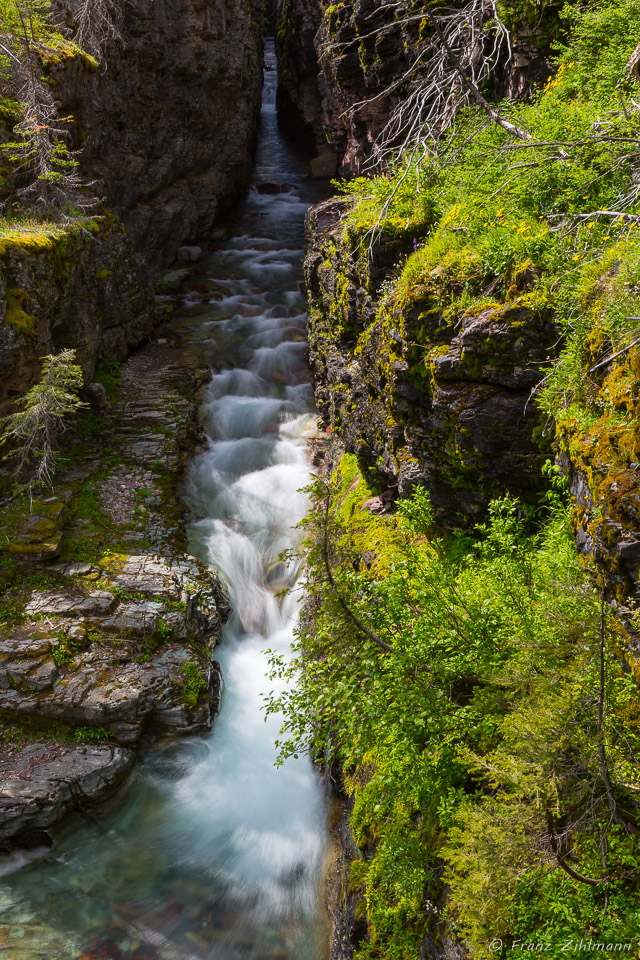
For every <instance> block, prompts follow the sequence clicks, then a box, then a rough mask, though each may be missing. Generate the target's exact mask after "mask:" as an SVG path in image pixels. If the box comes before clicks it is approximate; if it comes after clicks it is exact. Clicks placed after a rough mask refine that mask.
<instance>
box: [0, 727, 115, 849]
mask: <svg viewBox="0 0 640 960" xmlns="http://www.w3.org/2000/svg"><path fill="white" fill-rule="evenodd" d="M133 756H134V755H133V752H132V751H131V750H127V749H123V748H122V747H118V746H115V747H114V746H108V745H95V746H94V745H91V746H68V745H64V744H60V743H56V742H53V743H51V742H49V743H45V744H37V743H36V744H31V745H29V746H27V747H25V748H24V749H22V750H20V751H19V753H18V754H17V755H16V756H12V757H11V759H10V760H4V761H2V762H0V845H4V846H7V845H9V844H11V843H12V842H14V841H15V840H16V839H20V840H21V842H25V841H26V840H29V839H32V841H33V842H42V840H44V839H46V837H47V833H48V831H49V830H50V828H51V827H53V826H54V825H55V824H56V823H57V822H58V821H59V820H60V819H61V818H62V817H63V816H65V815H66V814H68V813H69V812H70V811H71V810H73V809H75V808H78V807H80V806H81V805H83V804H84V805H86V804H88V803H90V802H92V801H93V800H95V799H97V798H98V797H99V796H101V795H102V794H103V793H104V792H105V791H106V790H107V789H111V788H113V786H114V785H115V784H116V783H118V782H119V781H120V780H122V778H123V777H124V776H125V774H126V773H127V772H128V770H129V769H130V767H131V764H132V762H133Z"/></svg>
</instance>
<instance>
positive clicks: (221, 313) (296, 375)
mask: <svg viewBox="0 0 640 960" xmlns="http://www.w3.org/2000/svg"><path fill="white" fill-rule="evenodd" d="M266 63H267V70H266V74H265V92H264V105H263V114H262V130H261V139H260V145H259V151H258V157H257V163H256V169H255V174H254V180H253V183H254V186H253V187H252V188H251V190H250V192H249V195H248V197H247V199H246V201H245V202H244V204H243V206H242V207H241V208H240V210H239V211H235V212H234V216H233V219H230V220H229V227H230V228H231V230H230V232H231V233H232V237H231V239H229V240H227V241H226V242H225V243H224V244H222V245H221V249H220V250H217V251H215V252H213V253H211V254H207V256H206V258H205V260H204V261H203V263H202V265H201V266H202V269H200V270H199V275H198V276H196V277H195V278H194V279H193V281H192V284H193V289H192V291H191V293H190V294H189V293H188V294H187V297H186V302H185V305H184V307H183V309H182V310H181V311H179V314H180V320H179V323H180V325H181V329H182V331H183V333H184V331H185V330H187V331H188V335H189V337H190V338H191V339H192V340H193V348H194V349H197V351H198V353H199V355H200V356H204V357H205V358H206V359H207V361H208V362H209V363H210V366H211V368H212V378H211V382H210V385H209V387H208V389H207V392H206V396H205V400H204V420H205V427H206V431H207V434H208V438H209V440H208V443H207V446H206V449H205V450H204V451H203V452H202V453H201V454H200V455H199V456H198V457H197V459H196V460H195V462H194V463H193V464H192V467H191V472H190V479H189V500H190V505H191V508H192V511H193V515H194V516H195V517H197V518H199V519H196V520H194V521H193V522H192V523H191V525H190V528H189V537H190V543H191V549H192V551H193V553H194V554H196V555H197V556H199V557H200V558H201V559H203V560H204V561H205V562H207V563H208V564H210V565H211V566H212V567H214V568H216V569H218V570H219V571H220V572H221V573H222V575H223V576H224V578H225V580H226V582H227V584H228V586H229V591H230V595H231V600H232V605H233V608H234V614H233V617H232V620H231V622H230V623H229V624H228V625H227V627H226V628H225V633H224V639H223V643H222V644H221V646H220V648H219V651H218V658H219V660H220V662H221V665H222V672H223V676H224V679H225V691H224V696H223V703H222V710H221V714H220V716H219V717H218V719H217V720H216V723H215V725H214V729H213V731H212V733H211V734H210V735H208V736H205V737H198V738H192V739H190V740H186V741H180V742H177V743H174V744H171V745H170V746H168V747H164V748H162V749H157V750H155V751H153V752H152V753H151V754H150V755H149V756H147V758H146V759H145V761H144V762H143V763H142V764H141V765H140V767H139V769H138V771H137V772H136V774H135V775H134V776H133V777H132V778H131V780H130V781H129V783H128V786H127V787H126V788H125V790H124V795H123V794H122V793H121V794H120V795H119V797H118V798H117V801H116V802H114V804H113V805H112V807H111V809H110V810H107V811H106V812H105V813H104V815H103V816H101V819H100V823H99V824H94V825H92V824H85V825H82V826H80V827H78V826H77V825H76V826H75V827H74V828H73V830H69V831H67V833H66V835H63V836H62V837H61V838H60V841H59V843H58V844H57V846H56V848H55V849H54V851H53V854H52V855H49V856H48V857H46V858H45V859H44V860H43V861H39V862H37V863H34V864H33V865H31V866H30V867H29V868H28V869H23V870H21V871H19V872H17V873H13V874H11V875H6V876H4V877H2V879H1V880H0V911H1V919H2V920H4V921H6V920H7V919H10V920H11V921H12V922H13V923H14V924H15V925H16V928H19V927H20V926H21V925H22V928H24V931H25V933H24V938H25V939H24V952H23V954H20V953H18V954H15V953H12V957H19V960H23V957H24V960H27V958H28V960H31V958H36V957H42V958H43V960H44V958H46V960H66V958H67V957H68V958H70V960H71V958H77V957H79V956H80V955H82V957H83V958H84V957H87V958H89V957H90V958H93V957H96V958H97V957H102V958H106V960H111V958H113V960H121V958H122V960H125V958H139V960H152V958H153V960H155V958H158V960H196V958H197V960H200V958H207V960H213V958H215V960H269V958H270V960H321V958H322V957H323V956H324V955H325V953H326V947H325V943H324V941H325V936H324V933H325V931H324V926H323V922H322V909H321V899H322V896H321V889H320V887H321V879H322V868H323V860H324V853H325V844H326V810H325V799H324V796H323V791H322V785H321V782H320V780H319V778H318V776H317V774H316V773H315V772H314V771H313V769H312V767H311V764H310V762H309V761H308V760H306V759H300V760H289V761H287V762H286V763H285V764H284V766H282V767H275V766H274V760H275V756H276V751H275V748H274V739H275V737H276V736H277V733H278V727H279V722H278V719H277V718H270V720H269V722H267V723H265V722H264V713H263V711H262V710H261V706H262V699H261V694H262V693H263V692H264V691H265V690H268V689H269V688H270V686H271V683H270V681H269V680H268V679H265V674H266V672H267V662H266V657H265V653H264V651H265V650H266V649H268V648H272V649H278V650H280V651H282V652H285V653H286V652H287V651H288V650H289V647H290V643H291V639H292V631H293V627H294V623H295V618H296V607H297V602H298V600H297V596H296V590H295V584H296V579H297V576H298V570H297V569H296V567H295V564H294V563H293V562H291V561H289V562H283V561H281V560H279V559H278V558H279V555H280V554H281V552H282V551H283V550H285V549H289V548H291V547H293V546H295V544H296V541H297V538H298V536H299V531H296V530H295V525H296V524H297V522H298V521H299V520H300V519H301V518H302V517H303V515H304V513H305V510H306V498H305V495H304V493H301V492H300V490H301V488H303V487H304V485H305V483H306V482H307V480H308V477H309V465H308V458H307V450H306V441H307V438H308V437H309V436H310V435H312V434H313V432H314V430H315V418H314V415H313V398H312V393H311V388H310V385H309V382H308V380H309V374H308V369H307V366H306V360H305V321H306V316H305V302H304V296H303V293H302V285H301V279H302V278H301V257H302V249H301V247H302V241H303V220H304V213H305V210H306V208H307V205H308V203H309V202H311V200H312V199H314V197H313V196H312V187H311V185H310V184H309V181H308V180H307V179H306V177H305V176H304V166H303V161H301V160H300V159H299V158H297V157H296V156H295V154H294V153H293V152H292V151H291V148H289V147H288V145H287V144H286V143H285V142H284V141H283V140H282V138H281V137H280V135H279V132H278V129H277V123H276V115H275V78H276V73H275V55H274V51H273V44H267V50H266ZM203 290H204V291H210V293H211V298H212V299H211V300H208V297H207V296H206V295H205V297H204V301H205V302H202V301H203V297H202V291H203ZM284 587H294V590H293V591H292V592H291V593H290V594H289V595H288V596H287V597H286V598H285V599H282V598H280V597H277V596H276V594H277V593H278V592H279V591H281V590H282V589H283V588H284ZM55 944H57V946H55ZM2 950H3V948H2V946H1V945H0V953H2ZM83 951H87V952H86V953H84V952H83Z"/></svg>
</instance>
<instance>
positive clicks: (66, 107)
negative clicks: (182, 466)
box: [0, 0, 263, 413]
mask: <svg viewBox="0 0 640 960" xmlns="http://www.w3.org/2000/svg"><path fill="white" fill-rule="evenodd" d="M74 9H75V8H74V4H73V3H71V4H70V5H67V4H65V5H64V6H62V7H60V12H61V14H62V15H63V16H64V18H65V24H66V25H65V26H63V31H64V32H65V33H66V34H68V36H69V37H70V38H72V37H73V35H74V29H75V25H74V20H73V16H74ZM119 10H120V14H119V19H118V20H116V22H115V23H114V25H113V26H114V33H115V34H116V35H117V36H114V37H113V38H112V39H110V40H109V41H108V42H107V43H106V44H105V45H104V48H103V50H102V51H100V53H99V54H97V57H98V62H97V64H96V62H95V60H92V58H91V57H89V56H87V55H86V54H85V53H82V52H79V51H78V49H77V48H75V47H74V46H73V45H72V44H71V43H69V44H68V47H65V46H64V45H60V44H58V46H52V47H51V48H50V49H49V48H47V47H43V50H42V69H43V72H44V76H45V78H46V80H47V82H48V83H49V84H50V86H51V89H52V91H53V95H54V97H55V99H56V101H57V102H58V104H59V113H60V115H61V116H65V117H67V116H68V117H70V118H71V139H72V144H71V145H72V146H74V147H75V148H77V150H78V153H77V158H78V161H79V164H80V167H79V170H80V173H81V176H82V178H83V180H84V181H85V182H86V183H87V184H88V190H89V191H90V192H91V193H93V194H94V196H95V197H97V198H98V199H99V200H100V203H99V204H98V205H96V206H95V207H94V208H93V209H91V210H90V211H89V215H90V217H91V219H89V220H84V221H82V220H79V221H77V222H75V225H73V221H72V223H71V225H69V224H68V225H66V226H65V225H64V222H63V225H62V226H60V225H58V223H56V222H55V219H54V222H52V223H50V224H42V225H39V226H37V227H36V228H34V229H31V227H27V228H26V229H22V228H21V227H20V226H19V225H16V228H15V229H12V230H10V231H9V232H8V233H5V236H4V238H3V240H2V245H1V246H2V252H1V254H0V318H1V319H0V370H1V371H2V375H3V377H2V383H3V386H2V392H1V399H0V411H1V412H3V413H6V412H7V410H8V409H9V406H10V405H11V402H12V401H14V400H15V399H17V398H19V397H20V396H21V395H22V394H23V393H24V392H25V391H26V390H28V389H29V387H31V386H32V385H33V383H34V382H35V381H36V380H37V379H38V376H39V370H40V361H41V358H42V356H44V355H46V354H47V353H52V352H58V351H59V350H60V349H62V348H63V347H73V348H75V349H76V352H77V357H78V359H79V361H80V363H81V364H82V367H83V371H84V373H85V376H86V377H87V378H88V379H90V378H91V377H92V376H93V372H94V368H95V366H96V363H97V362H98V361H99V360H100V359H101V358H104V357H110V358H115V359H118V360H122V359H124V358H125V357H126V356H127V355H128V353H129V352H130V351H131V350H132V349H133V348H134V347H136V346H138V345H139V344H140V343H142V342H143V341H144V339H145V338H146V337H147V336H148V335H149V333H150V331H151V330H152V329H153V326H154V324H155V322H157V319H158V318H159V316H160V311H158V309H157V308H156V305H155V304H154V299H153V289H152V278H153V277H154V275H156V274H157V273H158V271H159V270H161V269H162V268H163V267H165V266H166V265H168V264H170V263H171V262H172V261H173V260H174V258H175V256H176V252H177V251H178V248H179V247H180V246H181V245H182V244H184V243H185V242H187V243H188V242H189V241H196V240H199V239H200V238H203V239H206V237H207V235H208V233H209V232H210V229H211V226H212V224H213V222H214V220H215V218H216V216H217V215H218V214H219V213H220V212H221V211H223V210H225V209H227V208H228V207H229V206H230V205H231V204H233V202H235V201H236V200H237V199H238V197H239V196H240V194H241V192H242V190H243V189H244V188H245V186H246V183H247V180H248V176H249V173H250V170H251V164H252V154H253V149H254V146H255V139H256V133H257V125H258V120H259V110H260V100H261V90H262V13H263V10H262V3H261V0H142V2H140V3H135V4H133V3H124V4H122V6H121V7H119ZM3 136H4V139H10V138H11V136H12V135H11V132H10V128H9V127H8V126H7V127H6V128H5V130H4V133H3Z"/></svg>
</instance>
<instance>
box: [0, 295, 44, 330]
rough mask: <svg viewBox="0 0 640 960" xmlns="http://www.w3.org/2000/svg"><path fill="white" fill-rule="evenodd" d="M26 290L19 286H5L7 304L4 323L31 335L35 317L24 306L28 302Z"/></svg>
mask: <svg viewBox="0 0 640 960" xmlns="http://www.w3.org/2000/svg"><path fill="white" fill-rule="evenodd" d="M29 299H30V297H29V292H28V290H22V289H21V288H20V287H7V305H6V308H5V314H4V319H5V323H8V324H10V325H11V326H12V327H15V328H16V329H17V330H19V331H20V333H23V334H27V335H33V334H34V333H35V329H36V328H35V319H36V318H35V317H34V316H33V314H31V313H27V311H26V310H25V307H27V306H28V304H29Z"/></svg>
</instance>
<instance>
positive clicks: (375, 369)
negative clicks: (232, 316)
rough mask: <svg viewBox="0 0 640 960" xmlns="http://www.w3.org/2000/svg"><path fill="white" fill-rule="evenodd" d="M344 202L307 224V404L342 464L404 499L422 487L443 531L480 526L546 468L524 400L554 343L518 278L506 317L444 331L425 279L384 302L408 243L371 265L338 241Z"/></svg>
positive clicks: (496, 311)
mask: <svg viewBox="0 0 640 960" xmlns="http://www.w3.org/2000/svg"><path fill="white" fill-rule="evenodd" d="M343 214H344V202H343V201H342V200H339V199H338V200H330V201H327V202H326V203H324V204H320V205H319V206H317V207H315V208H314V209H313V210H312V211H311V212H310V214H309V218H308V244H309V252H308V255H307V260H306V278H307V285H308V290H309V299H310V357H311V365H312V369H313V374H314V381H315V389H316V399H317V402H318V406H319V409H320V412H321V414H322V416H323V417H324V419H325V420H326V421H327V423H329V424H331V426H332V427H333V428H334V429H336V430H337V431H338V432H339V434H340V436H341V438H342V439H343V441H344V443H345V445H346V447H347V450H349V451H351V452H354V453H356V454H358V455H359V456H360V457H362V458H363V460H364V462H365V463H366V464H368V465H369V466H371V467H373V468H375V470H376V471H377V473H378V475H379V477H380V478H381V480H382V482H383V483H384V485H386V486H387V487H392V488H397V490H398V493H399V494H400V495H406V494H408V493H409V492H410V490H411V487H412V486H413V485H414V484H420V485H424V486H426V487H427V489H428V490H429V492H430V494H431V498H432V501H433V504H434V508H435V510H436V512H437V514H438V516H439V517H440V519H441V520H442V521H444V522H447V523H459V522H466V521H468V520H469V518H471V519H473V518H474V517H479V516H480V515H481V514H482V511H483V509H484V507H485V506H486V504H487V502H488V500H489V499H491V498H492V497H493V496H496V495H498V496H499V495H502V494H504V492H505V491H509V492H511V493H513V494H515V495H519V496H522V497H524V498H525V499H529V498H531V497H532V496H533V495H535V492H536V489H537V487H538V485H539V477H540V467H541V465H542V462H543V461H544V459H545V457H546V456H548V455H549V451H548V448H547V449H546V451H543V450H542V449H541V447H540V446H539V445H538V443H537V436H538V435H539V434H540V433H541V422H540V417H539V414H538V412H537V411H536V409H535V407H534V405H533V404H529V403H528V401H529V397H530V392H531V390H532V388H533V387H534V386H535V385H536V384H537V383H538V382H539V380H540V378H541V376H542V373H541V369H542V367H543V366H544V365H545V364H546V363H547V362H548V359H549V356H550V353H551V349H552V345H553V344H554V342H555V341H556V340H557V334H556V332H555V329H554V326H553V324H552V322H551V320H550V318H549V317H548V316H544V315H541V314H540V313H538V312H535V311H533V310H532V309H530V308H529V306H528V305H527V283H528V279H531V278H527V277H523V278H522V279H521V286H520V289H514V290H513V291H512V295H511V296H510V298H509V299H508V300H507V302H505V303H504V304H496V305H494V306H491V307H485V308H484V309H482V310H481V311H480V312H478V313H477V314H471V315H470V314H469V313H468V312H467V313H465V314H463V315H462V316H460V317H458V318H454V319H453V320H452V319H451V318H448V319H447V320H446V321H445V319H444V317H443V314H442V311H441V309H439V308H438V306H437V298H436V297H435V296H434V285H435V286H436V287H437V284H438V283H439V282H440V281H439V277H438V276H437V271H436V272H435V273H434V275H433V276H428V277H425V278H424V282H421V283H420V284H417V285H416V286H414V287H411V288H410V289H409V290H404V291H402V290H400V289H399V288H397V289H395V290H394V291H392V292H391V293H389V292H388V291H387V292H386V296H385V297H381V296H380V292H381V291H380V288H381V284H382V283H383V281H384V280H385V278H386V276H387V275H388V274H390V273H391V272H392V271H393V268H394V265H395V264H396V262H397V260H398V258H399V256H401V255H403V254H404V255H405V256H406V254H407V253H408V252H409V251H410V250H411V246H412V242H413V241H412V239H411V238H410V237H394V238H393V239H391V238H389V239H388V242H383V243H381V244H380V245H379V246H378V247H377V248H376V252H375V255H374V259H373V260H372V261H368V260H367V257H366V255H364V254H363V253H362V247H361V246H359V245H358V240H357V238H352V237H350V236H349V234H348V232H347V231H345V226H344V221H343Z"/></svg>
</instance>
